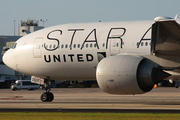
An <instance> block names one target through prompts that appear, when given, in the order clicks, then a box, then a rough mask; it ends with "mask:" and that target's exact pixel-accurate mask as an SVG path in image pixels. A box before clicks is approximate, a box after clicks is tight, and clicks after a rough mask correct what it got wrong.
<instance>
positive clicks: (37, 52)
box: [33, 38, 43, 58]
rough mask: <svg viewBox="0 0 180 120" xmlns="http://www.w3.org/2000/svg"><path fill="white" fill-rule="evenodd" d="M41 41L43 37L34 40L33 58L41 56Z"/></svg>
mask: <svg viewBox="0 0 180 120" xmlns="http://www.w3.org/2000/svg"><path fill="white" fill-rule="evenodd" d="M42 42H43V38H36V40H35V42H34V51H33V54H34V58H41V56H42Z"/></svg>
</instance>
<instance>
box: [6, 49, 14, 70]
mask: <svg viewBox="0 0 180 120" xmlns="http://www.w3.org/2000/svg"><path fill="white" fill-rule="evenodd" d="M3 62H4V64H6V65H7V66H8V67H10V68H11V69H14V70H15V57H14V55H13V54H12V52H11V51H10V50H8V51H6V52H5V53H4V55H3Z"/></svg>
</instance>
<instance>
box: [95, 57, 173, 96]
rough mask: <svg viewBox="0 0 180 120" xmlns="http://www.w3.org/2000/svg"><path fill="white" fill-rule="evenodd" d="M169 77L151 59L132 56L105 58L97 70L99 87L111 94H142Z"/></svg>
mask: <svg viewBox="0 0 180 120" xmlns="http://www.w3.org/2000/svg"><path fill="white" fill-rule="evenodd" d="M168 76H170V74H168V73H165V72H164V71H163V70H162V67H160V66H159V65H158V64H156V63H154V62H152V61H150V60H149V59H146V58H144V57H141V56H130V55H117V56H110V57H107V58H104V59H103V60H101V61H100V62H99V64H98V66H97V70H96V78H97V82H98V85H99V87H100V88H101V89H102V90H103V91H104V92H107V93H110V94H142V93H145V92H148V91H150V90H151V89H152V88H153V86H154V84H156V83H159V82H160V81H161V80H163V79H164V78H166V77H168Z"/></svg>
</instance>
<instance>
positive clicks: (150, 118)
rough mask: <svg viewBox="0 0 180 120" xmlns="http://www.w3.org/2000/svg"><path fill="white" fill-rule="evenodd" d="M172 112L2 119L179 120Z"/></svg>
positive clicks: (5, 116) (9, 117) (6, 116)
mask: <svg viewBox="0 0 180 120" xmlns="http://www.w3.org/2000/svg"><path fill="white" fill-rule="evenodd" d="M179 119H180V114H172V113H34V112H29V113H28V112H17V113H16V112H15V113H14V112H13V113H9V112H8V113H3V112H2V113H0V120H179Z"/></svg>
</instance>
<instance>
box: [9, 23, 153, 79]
mask: <svg viewBox="0 0 180 120" xmlns="http://www.w3.org/2000/svg"><path fill="white" fill-rule="evenodd" d="M152 23H153V21H144V22H143V21H137V22H113V23H101V22H100V23H89V24H85V23H83V24H65V25H59V26H55V27H50V28H46V29H43V30H40V31H37V32H35V33H32V34H30V35H26V36H24V37H23V39H21V38H20V39H19V40H18V41H17V42H16V44H17V45H16V48H15V49H10V50H9V51H7V53H6V54H8V52H11V54H12V53H15V54H13V57H14V61H13V63H12V64H14V68H13V69H15V70H16V71H18V72H22V73H24V74H27V75H31V76H32V75H33V76H37V77H41V78H48V79H55V80H95V79H96V67H97V64H98V63H99V61H100V60H101V59H102V58H104V57H107V56H112V55H117V54H124V53H126V54H143V55H149V54H150V45H151V25H152ZM27 55H28V56H27Z"/></svg>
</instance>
